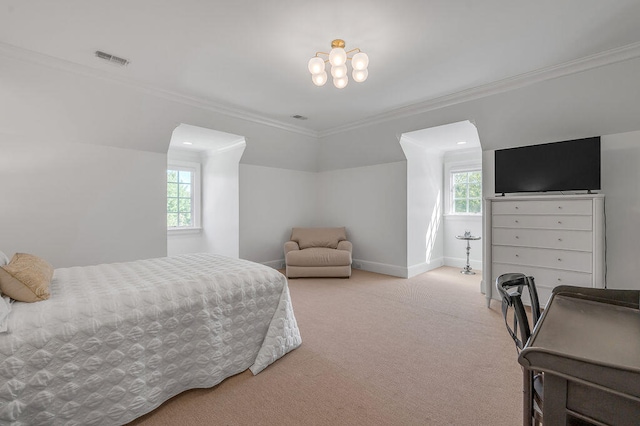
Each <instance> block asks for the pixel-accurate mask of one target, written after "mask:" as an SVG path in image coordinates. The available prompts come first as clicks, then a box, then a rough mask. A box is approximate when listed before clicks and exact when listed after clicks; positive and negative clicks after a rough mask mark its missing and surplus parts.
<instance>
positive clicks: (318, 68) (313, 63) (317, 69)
mask: <svg viewBox="0 0 640 426" xmlns="http://www.w3.org/2000/svg"><path fill="white" fill-rule="evenodd" d="M323 71H324V60H323V59H322V58H319V57H317V56H314V57H313V58H311V59H309V72H310V73H311V74H320V73H322V72H323Z"/></svg>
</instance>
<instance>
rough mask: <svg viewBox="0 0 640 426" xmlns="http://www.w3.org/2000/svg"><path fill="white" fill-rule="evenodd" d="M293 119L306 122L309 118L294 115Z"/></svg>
mask: <svg viewBox="0 0 640 426" xmlns="http://www.w3.org/2000/svg"><path fill="white" fill-rule="evenodd" d="M291 118H295V119H296V120H306V119H307V118H308V117H305V116H304V115H300V114H296V115H292V116H291Z"/></svg>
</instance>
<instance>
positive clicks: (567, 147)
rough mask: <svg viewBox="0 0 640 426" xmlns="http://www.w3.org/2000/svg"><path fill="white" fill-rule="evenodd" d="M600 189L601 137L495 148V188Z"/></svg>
mask: <svg viewBox="0 0 640 426" xmlns="http://www.w3.org/2000/svg"><path fill="white" fill-rule="evenodd" d="M598 189H600V137H599V136H597V137H593V138H586V139H576V140H571V141H564V142H554V143H546V144H541V145H531V146H523V147H518V148H509V149H499V150H496V151H495V191H496V193H498V194H500V193H501V194H505V193H514V192H546V191H580V190H587V191H591V190H598Z"/></svg>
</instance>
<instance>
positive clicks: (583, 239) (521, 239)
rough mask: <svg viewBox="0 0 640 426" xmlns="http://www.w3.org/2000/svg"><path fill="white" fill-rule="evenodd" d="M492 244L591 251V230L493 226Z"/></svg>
mask: <svg viewBox="0 0 640 426" xmlns="http://www.w3.org/2000/svg"><path fill="white" fill-rule="evenodd" d="M493 244H494V245H507V246H519V247H536V248H552V249H567V250H580V251H592V246H593V233H592V232H591V231H573V230H572V231H565V230H551V229H513V228H493Z"/></svg>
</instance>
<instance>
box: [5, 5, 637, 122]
mask: <svg viewBox="0 0 640 426" xmlns="http://www.w3.org/2000/svg"><path fill="white" fill-rule="evenodd" d="M638 22H640V1H638V0H616V1H602V0H539V1H536V2H517V1H513V0H484V1H482V2H480V1H473V0H415V1H407V0H397V1H394V2H390V1H384V0H368V1H364V0H359V1H335V0H326V1H323V2H303V1H294V0H269V1H257V0H254V1H249V0H225V1H208V2H205V1H198V0H181V1H175V0H174V1H169V0H153V1H152V0H138V1H134V2H132V1H124V0H112V1H109V2H91V1H80V0H59V1H55V2H52V1H45V0H39V1H37V0H34V1H29V2H25V1H20V0H1V1H0V43H3V44H4V45H5V46H7V45H9V46H12V47H15V48H19V49H21V50H25V51H28V52H35V54H41V55H46V56H48V57H53V58H57V59H61V60H64V61H68V62H70V63H74V64H78V66H81V67H86V68H91V69H95V70H96V72H99V73H101V75H104V74H105V73H107V74H108V75H113V76H114V78H117V79H119V80H122V79H125V80H127V81H129V82H134V83H136V84H140V85H143V86H145V87H151V88H156V89H159V90H162V91H164V92H165V93H166V92H167V91H168V92H173V93H176V94H179V95H182V96H188V97H191V98H196V99H199V100H202V101H204V102H207V103H209V104H211V105H214V106H216V107H218V108H222V109H223V110H224V109H226V110H228V111H242V112H243V113H246V114H249V115H250V116H254V117H255V116H257V117H261V118H264V119H266V120H270V121H275V122H278V123H284V124H287V125H289V126H296V127H298V128H301V129H304V130H306V131H309V132H316V133H318V134H322V133H323V132H328V131H331V130H332V129H336V128H339V127H341V126H348V125H350V124H352V123H357V122H358V121H362V120H365V119H367V118H368V117H372V116H377V115H380V114H385V113H391V112H392V111H394V110H398V109H400V108H403V107H407V106H410V105H415V104H420V103H424V102H428V101H433V100H435V99H438V98H441V97H444V96H448V95H452V94H456V93H460V92H462V91H465V90H469V89H473V88H476V87H479V86H483V85H487V84H491V83H495V82H499V81H501V80H504V79H508V78H511V77H514V76H520V75H523V74H526V73H529V72H532V71H536V70H544V69H548V68H550V67H555V66H557V65H560V64H564V63H567V62H570V61H575V60H578V59H580V58H585V57H588V56H590V55H595V54H598V53H601V52H605V51H608V50H611V49H615V48H619V47H622V46H627V45H630V44H634V43H637V42H639V41H640V25H638ZM335 38H342V39H344V40H345V41H346V44H347V45H346V47H347V50H349V49H351V48H355V47H359V48H360V49H362V51H364V52H366V53H367V54H368V55H369V58H370V64H369V78H368V80H367V81H365V82H364V83H356V82H354V81H350V82H349V84H348V85H347V87H346V88H345V89H342V90H340V89H337V88H335V87H334V86H333V85H332V84H331V82H328V83H327V84H326V85H325V86H323V87H316V86H314V85H313V84H312V82H311V76H310V74H309V72H308V71H307V61H308V60H309V58H311V56H313V55H314V54H315V52H317V51H328V50H329V48H330V47H329V45H330V42H331V40H333V39H335ZM96 50H101V51H104V52H107V53H110V54H113V55H116V56H120V57H123V58H126V59H128V60H129V61H130V64H129V65H127V66H126V67H117V66H115V65H113V64H110V63H106V62H104V61H102V60H100V59H97V58H96V57H95V56H94V52H95V51H96ZM295 114H299V115H302V116H305V117H308V119H307V120H304V121H300V120H296V119H294V118H291V116H292V115H295Z"/></svg>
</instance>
